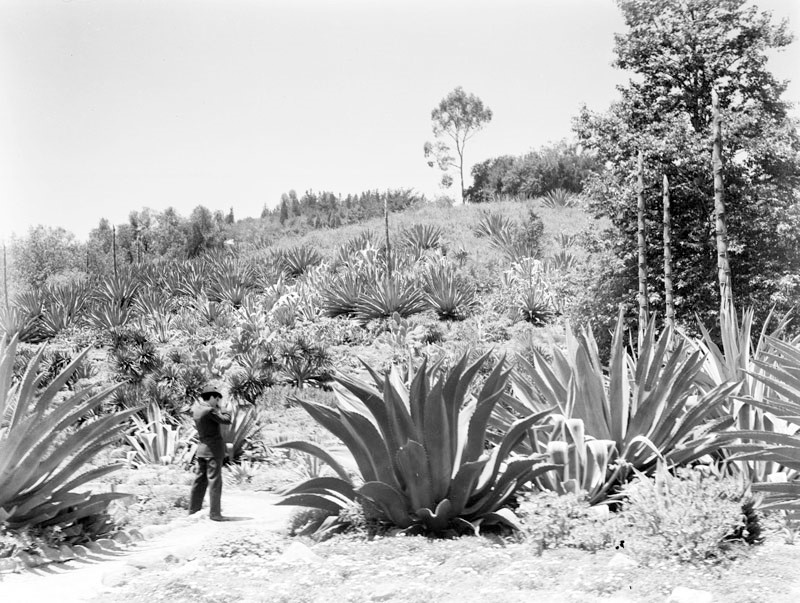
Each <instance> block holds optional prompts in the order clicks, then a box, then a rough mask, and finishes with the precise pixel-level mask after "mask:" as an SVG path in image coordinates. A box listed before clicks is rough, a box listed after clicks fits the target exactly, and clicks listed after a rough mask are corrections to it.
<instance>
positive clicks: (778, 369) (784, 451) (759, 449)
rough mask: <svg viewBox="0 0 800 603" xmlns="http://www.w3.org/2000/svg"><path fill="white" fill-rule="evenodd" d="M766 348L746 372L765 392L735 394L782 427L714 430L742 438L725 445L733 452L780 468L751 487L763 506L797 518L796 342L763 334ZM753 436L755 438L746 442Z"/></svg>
mask: <svg viewBox="0 0 800 603" xmlns="http://www.w3.org/2000/svg"><path fill="white" fill-rule="evenodd" d="M765 342H766V344H767V345H768V346H769V348H770V351H769V352H765V353H763V354H762V355H761V358H760V359H758V360H754V361H753V363H754V364H755V366H756V367H757V368H758V369H759V371H758V372H753V373H749V375H750V376H751V377H753V378H755V379H756V380H757V381H759V382H760V383H762V384H763V385H764V386H766V388H767V394H765V395H764V396H763V397H759V398H756V397H754V396H752V395H751V396H749V397H746V398H741V401H742V402H745V403H747V404H749V405H751V406H753V407H755V408H757V409H759V410H761V411H764V412H766V413H768V414H769V415H771V416H772V417H774V418H777V419H779V420H781V421H785V422H786V423H787V424H788V425H789V427H790V429H786V430H784V432H782V433H781V432H778V431H774V430H765V429H749V430H743V429H737V430H733V431H726V432H723V433H720V434H719V437H720V438H722V439H723V440H724V441H738V442H742V441H744V442H745V443H741V444H734V445H731V446H730V448H729V450H730V451H732V452H735V453H737V454H735V455H734V458H738V459H740V460H744V461H756V462H760V463H769V464H770V465H771V466H772V467H775V468H780V469H781V470H780V471H775V472H774V473H773V474H772V475H770V476H768V477H767V479H765V480H763V481H760V482H758V483H755V484H753V486H752V487H753V490H754V491H756V492H763V493H764V494H766V500H765V504H764V507H765V508H773V509H784V510H787V511H789V512H791V513H792V514H793V517H794V518H795V519H800V435H797V432H798V430H800V345H798V343H797V341H795V342H786V341H781V340H779V339H774V338H771V337H768V336H767V337H766V338H765ZM753 441H756V442H758V443H757V444H753V443H749V442H753Z"/></svg>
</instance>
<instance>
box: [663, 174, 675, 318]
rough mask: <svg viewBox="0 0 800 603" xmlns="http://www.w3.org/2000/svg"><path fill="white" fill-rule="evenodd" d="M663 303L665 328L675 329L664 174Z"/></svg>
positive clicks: (667, 206) (668, 206)
mask: <svg viewBox="0 0 800 603" xmlns="http://www.w3.org/2000/svg"><path fill="white" fill-rule="evenodd" d="M663 188H664V195H663V199H664V301H665V303H666V306H667V310H666V311H667V316H666V319H667V327H668V328H669V329H670V330H671V329H674V328H675V303H674V301H673V299H672V232H671V228H672V215H671V214H670V205H669V179H668V178H667V175H666V174H664V182H663Z"/></svg>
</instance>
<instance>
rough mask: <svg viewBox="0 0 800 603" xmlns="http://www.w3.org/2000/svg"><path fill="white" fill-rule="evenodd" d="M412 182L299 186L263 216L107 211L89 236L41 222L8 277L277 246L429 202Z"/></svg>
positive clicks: (36, 282) (19, 245)
mask: <svg viewBox="0 0 800 603" xmlns="http://www.w3.org/2000/svg"><path fill="white" fill-rule="evenodd" d="M426 202H427V201H426V199H425V197H424V196H422V195H418V194H416V193H414V192H413V191H412V190H410V189H400V190H387V191H383V192H381V191H367V192H363V193H360V194H355V195H347V196H346V197H342V196H341V195H334V194H333V193H330V192H321V193H315V192H313V191H307V192H306V193H304V194H303V195H302V196H301V197H298V196H297V194H296V193H295V192H294V191H290V192H289V193H286V194H284V195H282V197H281V202H280V203H279V204H278V207H277V208H275V209H274V210H269V209H267V208H266V206H265V207H264V210H263V211H262V214H261V218H260V219H254V218H246V219H244V220H238V221H237V220H236V219H235V218H234V214H233V209H232V208H231V209H230V211H228V212H227V213H226V212H223V211H211V210H210V209H208V208H206V207H204V206H202V205H199V206H197V207H196V208H195V209H194V210H193V211H192V213H191V214H190V215H189V216H188V217H184V216H181V215H180V214H178V212H177V211H176V210H175V209H174V208H172V207H170V208H167V209H166V210H164V211H160V212H158V211H153V210H152V209H150V208H144V209H142V210H140V211H132V212H130V214H129V215H128V221H127V222H124V223H122V224H115V225H112V224H111V223H110V222H109V221H108V220H107V219H105V218H103V219H101V220H100V223H99V224H98V225H97V227H96V228H94V229H92V231H91V232H90V233H89V237H88V240H87V241H86V242H85V243H82V242H80V241H79V240H78V239H77V238H76V237H75V235H74V234H73V233H71V232H69V231H67V230H65V229H64V228H51V227H47V226H41V225H40V226H36V227H33V228H31V229H30V230H29V231H28V233H27V235H26V236H24V237H16V236H15V237H13V238H12V240H11V245H10V247H9V250H8V251H9V277H10V280H11V282H12V284H13V285H14V286H13V287H12V288H13V289H15V290H24V289H27V288H29V287H40V286H42V285H44V284H45V283H47V282H52V281H54V280H56V281H57V280H59V279H68V280H69V279H71V278H74V277H79V276H80V274H91V275H102V274H110V273H111V272H112V271H113V269H114V258H115V256H116V262H117V265H118V266H124V265H128V264H136V263H141V262H144V263H147V262H152V261H177V260H184V259H191V258H195V257H198V256H201V255H203V254H206V253H215V252H218V251H220V250H223V249H230V250H238V251H241V250H248V249H250V250H252V249H259V248H264V247H268V246H270V245H272V244H273V243H274V242H275V241H276V240H277V239H279V238H281V237H282V236H286V235H299V234H302V233H304V232H307V231H309V230H312V229H316V228H333V227H337V226H342V225H345V224H353V223H357V222H361V221H364V220H368V219H370V218H373V217H375V216H382V215H383V211H384V204H386V205H388V207H389V211H391V212H397V211H403V210H405V209H407V208H410V207H413V206H416V205H419V204H422V203H426Z"/></svg>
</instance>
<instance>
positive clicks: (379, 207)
mask: <svg viewBox="0 0 800 603" xmlns="http://www.w3.org/2000/svg"><path fill="white" fill-rule="evenodd" d="M425 202H426V199H425V196H424V195H418V194H417V193H415V192H414V191H413V190H411V189H397V190H387V191H377V190H375V191H366V192H363V193H361V194H357V195H347V196H346V197H342V196H341V195H336V194H334V193H331V192H328V191H322V192H319V193H315V192H314V191H306V192H305V193H304V194H303V196H302V197H298V196H297V193H296V192H295V191H293V190H292V191H289V192H288V193H283V195H281V202H280V203H279V204H278V207H276V208H275V209H274V210H272V211H270V210H268V209H267V208H266V207H265V208H264V211H263V212H262V214H261V217H262V218H266V217H268V216H273V217H275V218H277V220H278V222H279V223H280V224H282V225H283V224H286V222H287V221H289V220H291V219H292V218H298V217H299V218H302V219H303V220H304V221H305V222H306V224H308V225H309V226H311V227H312V228H326V227H327V228H336V227H338V226H342V225H345V224H357V223H358V222H363V221H364V220H369V219H370V218H375V217H378V216H382V215H383V210H384V206H385V205H388V207H389V211H403V210H405V209H408V208H410V207H414V206H416V205H419V204H422V203H425Z"/></svg>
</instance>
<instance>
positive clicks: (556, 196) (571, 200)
mask: <svg viewBox="0 0 800 603" xmlns="http://www.w3.org/2000/svg"><path fill="white" fill-rule="evenodd" d="M541 201H542V205H544V206H545V207H550V208H556V207H573V206H575V205H576V204H577V197H576V196H575V193H573V192H571V191H568V190H566V189H563V188H556V189H553V190H551V191H547V193H545V195H544V196H543V197H542V198H541Z"/></svg>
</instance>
